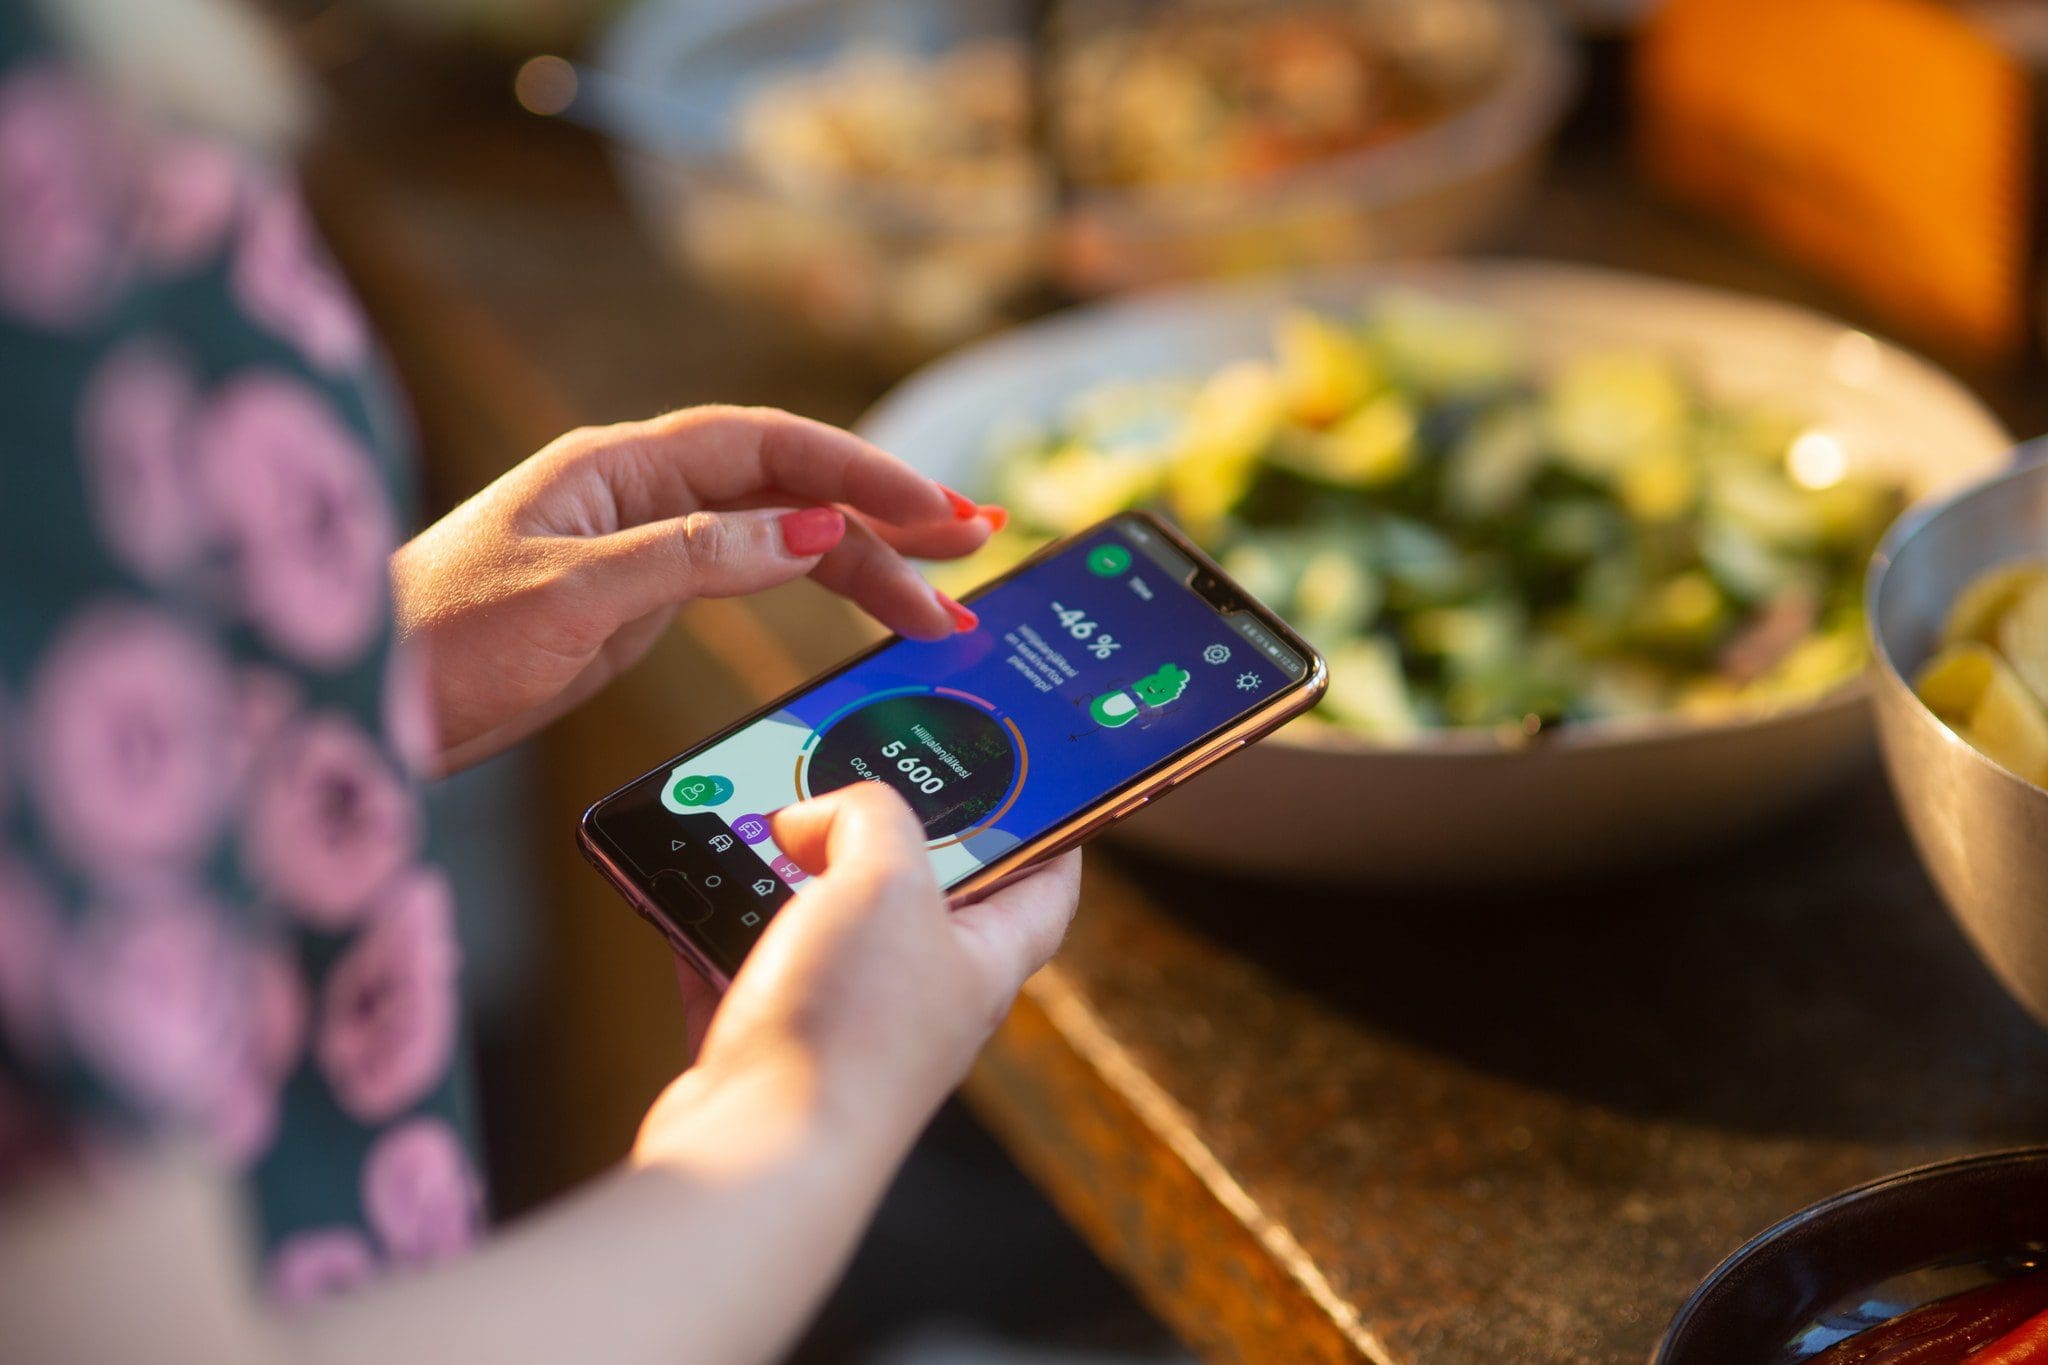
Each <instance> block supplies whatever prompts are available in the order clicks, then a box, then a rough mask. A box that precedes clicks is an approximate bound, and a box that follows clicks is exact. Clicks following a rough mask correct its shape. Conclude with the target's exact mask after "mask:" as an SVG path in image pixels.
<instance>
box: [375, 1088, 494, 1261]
mask: <svg viewBox="0 0 2048 1365" xmlns="http://www.w3.org/2000/svg"><path fill="white" fill-rule="evenodd" d="M482 1209H483V1189H482V1183H481V1182H480V1181H479V1180H478V1179H477V1175H476V1171H475V1170H474V1168H472V1167H471V1165H470V1161H469V1153H468V1152H467V1151H465V1150H464V1148H463V1145H462V1139H461V1138H459V1137H458V1136H456V1133H455V1130H454V1129H453V1128H452V1127H450V1126H449V1125H448V1123H447V1122H446V1121H445V1120H443V1119H439V1118H431V1117H429V1118H417V1119H413V1120H411V1121H410V1122H407V1123H403V1124H400V1125H399V1126H398V1127H396V1128H393V1129H392V1130H391V1131H390V1132H388V1133H386V1134H384V1135H383V1136H382V1137H380V1138H378V1139H377V1141H376V1144H375V1145H374V1146H372V1147H371V1148H370V1155H369V1156H368V1157H367V1158H366V1159H365V1160H364V1162H363V1213H364V1214H365V1216H366V1217H367V1218H368V1219H369V1222H370V1230H371V1231H373V1232H375V1233H376V1234H377V1240H378V1241H379V1242H381V1243H382V1244H383V1246H384V1249H385V1251H386V1252H387V1253H388V1254H389V1255H390V1257H391V1259H392V1260H393V1261H394V1262H397V1263H398V1264H401V1265H420V1264H423V1263H426V1262H430V1261H439V1260H445V1259H446V1258H448V1257H449V1256H453V1255H455V1254H456V1253H458V1252H460V1251H463V1250H465V1249H467V1248H468V1247H470V1246H471V1245H473V1244H474V1243H475V1241H476V1236H477V1225H478V1224H479V1223H480V1222H481V1221H482Z"/></svg>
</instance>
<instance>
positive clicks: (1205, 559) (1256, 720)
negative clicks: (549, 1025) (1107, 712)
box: [576, 508, 1330, 988]
mask: <svg viewBox="0 0 2048 1365" xmlns="http://www.w3.org/2000/svg"><path fill="white" fill-rule="evenodd" d="M1117 515H1118V517H1135V518H1137V519H1139V520H1141V521H1143V522H1144V523H1145V524H1146V526H1147V527H1149V528H1150V529H1151V530H1152V531H1154V532H1155V533H1157V534H1158V535H1160V536H1161V537H1162V538H1163V539H1164V540H1166V541H1167V543H1168V544H1170V545H1172V546H1173V547H1174V549H1175V550H1177V551H1179V552H1180V553H1181V554H1183V555H1185V556H1187V558H1188V559H1189V560H1190V561H1192V562H1193V563H1194V565H1195V566H1196V568H1198V569H1206V570H1208V571H1209V572H1210V573H1213V574H1217V575H1219V576H1221V577H1222V578H1223V580H1224V581H1225V582H1227V583H1229V584H1231V586H1233V587H1235V588H1237V590H1238V595H1239V597H1240V599H1241V600H1242V601H1243V602H1244V603H1245V604H1246V609H1247V610H1251V611H1253V612H1254V614H1255V615H1256V616H1257V617H1258V619H1259V624H1260V625H1262V626H1264V627H1265V628H1266V629H1268V630H1270V631H1272V632H1273V633H1274V634H1276V635H1278V636H1279V637H1280V639H1281V640H1282V641H1284V642H1285V643H1286V645H1287V646H1288V647H1289V648H1290V649H1292V650H1294V652H1295V653H1297V654H1299V655H1300V656H1301V657H1302V659H1303V660H1304V661H1306V663H1307V665H1308V671H1307V672H1306V673H1305V674H1304V675H1303V676H1302V677H1301V679H1300V680H1299V681H1297V682H1294V683H1291V684H1290V685H1289V687H1288V690H1287V691H1286V692H1285V693H1283V694H1281V696H1280V697H1277V698H1274V702H1275V703H1276V704H1275V705H1272V706H1268V707H1261V708H1260V709H1258V710H1255V711H1253V712H1251V713H1249V714H1247V715H1246V716H1244V717H1243V718H1242V719H1241V720H1239V721H1238V722H1237V723H1236V724H1234V725H1232V726H1231V727H1230V728H1229V729H1227V730H1224V731H1221V732H1219V733H1218V734H1217V735H1215V736H1214V737H1213V739H1212V742H1210V743H1208V744H1205V745H1202V746H1201V747H1200V748H1198V749H1195V750H1192V751H1191V752H1189V753H1186V754H1183V755H1181V757H1179V758H1178V759H1172V760H1169V761H1168V762H1167V764H1166V765H1165V766H1163V767H1161V768H1158V769H1156V770H1154V771H1153V772H1150V773H1145V774H1140V775H1139V776H1138V777H1135V778H1133V779H1131V781H1130V782H1128V783H1126V784H1125V785H1123V786H1121V787H1117V788H1115V789H1114V790H1112V791H1109V792H1107V793H1105V794H1104V795H1103V797H1102V800H1101V801H1100V802H1098V803H1096V805H1095V806H1094V807H1092V808H1091V809H1088V810H1084V811H1082V812H1080V813H1079V814H1077V815H1075V816H1074V817H1073V818H1071V819H1069V820H1067V821H1065V822H1063V823H1061V824H1059V825H1056V826H1054V827H1053V828H1052V829H1050V830H1048V831H1046V832H1045V833H1044V834H1041V835H1040V836H1038V837H1037V838H1036V839H1032V840H1030V841H1029V842H1028V843H1024V844H1020V845H1018V846H1017V847H1016V848H1014V849H1012V850H1010V851H1009V852H1008V853H1006V854H1004V855H1003V856H1002V857H1001V858H998V859H997V860H996V861H995V862H992V863H990V864H989V865H988V866H986V867H984V868H982V869H981V870H980V871H978V872H976V873H974V874H972V875H971V876H969V877H968V878H967V879H966V880H965V881H963V882H961V883H960V884H959V885H958V886H955V887H953V888H952V889H951V890H950V891H948V892H947V899H948V901H949V902H950V903H951V904H953V905H955V906H959V905H965V904H968V903H970V902H972V901H975V900H978V899H980V898H981V897H983V896H987V895H989V894H991V893H993V892H994V891H996V890H998V889H1000V888H1001V887H1002V886H1004V885H1005V884H1007V883H1009V882H1011V881H1014V880H1016V879H1017V878H1018V877H1020V876H1022V875H1023V874H1024V873H1025V872H1027V871H1029V870H1030V868H1031V867H1032V866H1033V865H1034V864H1036V863H1038V862H1040V861H1042V860H1044V859H1047V858H1050V857H1053V856H1055V855H1057V854H1060V853H1064V852H1065V851H1066V850H1067V849H1069V848H1075V847H1079V846H1080V845H1081V844H1082V843H1084V842H1086V841H1087V840H1088V839H1090V838H1093V837H1094V836H1095V835H1097V834H1100V833H1101V832H1102V831H1104V830H1106V829H1108V828H1110V827H1111V826H1112V825H1115V824H1117V823H1118V822H1119V821H1121V820H1123V819H1125V818H1126V817H1128V816H1131V815H1135V814H1136V813H1137V812H1138V810H1139V809H1141V808H1142V807H1143V806H1144V805H1145V804H1146V803H1147V802H1149V801H1150V800H1151V799H1152V798H1153V797H1155V796H1157V795H1159V794H1160V793H1161V792H1163V791H1166V790H1168V789H1170V788H1172V787H1173V786H1175V785H1176V784H1177V783H1179V782H1180V781H1181V780H1182V779H1183V778H1185V777H1188V776H1190V775H1192V774H1193V773H1194V772H1196V771H1198V770H1200V769H1201V768H1204V767H1207V766H1208V765H1209V764H1211V763H1214V762H1217V761H1218V760H1220V759H1221V758H1222V757H1223V756H1224V755H1225V754H1227V753H1230V752H1232V751H1233V750H1235V749H1241V748H1244V747H1247V746H1249V745H1250V744H1251V743H1252V742H1253V741H1255V740H1258V739H1262V738H1264V737H1265V736H1266V735H1269V734H1271V733H1272V732H1273V731H1275V730H1277V729H1279V728H1280V727H1281V726H1282V725H1284V724H1286V723H1287V722H1288V721H1290V720H1293V719H1294V718H1295V717H1296V716H1299V715H1301V714H1302V713H1304V712H1306V711H1307V710H1309V709H1310V708H1311V707H1313V706H1314V705H1315V704H1316V703H1317V702H1318V701H1320V700H1322V696H1323V693H1324V692H1325V691H1327V690H1328V688H1329V685H1330V667H1329V664H1328V662H1327V661H1325V660H1324V658H1323V656H1322V654H1321V653H1320V652H1319V651H1318V650H1317V649H1316V647H1315V646H1314V645H1311V644H1310V643H1309V642H1308V641H1307V640H1304V639H1303V638H1302V637H1301V636H1300V635H1299V634H1298V633H1297V632H1296V631H1295V629H1294V628H1293V627H1292V626H1290V625H1288V624H1287V622H1285V621H1283V620H1282V619H1281V618H1280V616H1279V614H1278V613H1276V612H1274V611H1273V609H1272V608H1270V607H1268V606H1267V605H1266V604H1265V603H1263V602H1261V601H1259V600H1258V599H1257V598H1255V597H1253V596H1252V595H1251V594H1250V593H1248V592H1245V591H1244V589H1243V587H1242V586H1241V585H1239V584H1238V583H1237V580H1236V579H1234V578H1232V577H1231V576H1230V575H1229V574H1228V573H1227V572H1225V571H1224V569H1223V567H1222V566H1221V565H1219V564H1217V563H1216V561H1215V560H1213V559H1211V558H1210V557H1209V556H1208V555H1207V554H1205V553H1204V552H1203V551H1202V550H1201V549H1200V547H1198V546H1196V545H1195V544H1194V542H1192V541H1190V540H1189V539H1188V538H1187V537H1186V536H1184V535H1182V534H1181V533H1180V531H1179V530H1178V529H1177V528H1176V527H1174V526H1173V525H1171V524H1170V523H1168V522H1167V521H1166V520H1165V519H1164V518H1162V517H1159V516H1157V515H1155V514H1154V513H1152V512H1149V511H1147V510H1145V509H1143V508H1134V509H1132V510H1131V511H1128V512H1120V513H1118V514H1117ZM1095 529H1096V528H1095V527H1089V528H1088V529H1087V530H1084V531H1078V532H1076V533H1075V534H1073V535H1071V536H1062V537H1061V538H1060V539H1058V540H1055V541H1051V542H1049V543H1047V544H1045V545H1042V546H1040V547H1039V548H1038V549H1037V550H1035V551H1033V552H1032V553H1031V554H1029V555H1027V556H1025V557H1024V558H1023V559H1021V560H1019V561H1018V562H1017V563H1015V564H1013V565H1011V566H1010V568H1009V569H1007V570H1005V571H1004V572H1002V573H1000V574H997V575H996V576H995V577H994V578H991V579H990V580H989V581H988V582H986V583H984V584H982V585H981V586H980V587H978V588H976V589H975V590H974V591H973V592H971V593H969V594H967V596H966V597H965V598H963V599H962V600H963V601H967V602H972V601H974V600H975V599H976V598H978V597H980V596H982V595H983V594H984V593H988V592H991V591H993V590H994V589H996V588H998V587H1000V586H1002V585H1003V584H1004V583H1007V582H1009V581H1010V580H1011V579H1012V578H1015V577H1017V576H1018V575H1019V574H1021V573H1023V572H1025V571H1026V570H1028V569H1031V568H1033V567H1035V566H1036V565H1037V564H1038V563H1039V562H1040V561H1041V560H1045V559H1049V558H1051V557H1052V556H1053V555H1056V554H1059V553H1060V552H1061V551H1063V550H1064V549H1066V547H1067V546H1068V545H1069V544H1071V543H1072V542H1074V541H1076V540H1079V539H1081V538H1082V537H1083V536H1086V535H1089V534H1091V533H1093V532H1094V530H1095ZM899 638H900V637H899V636H896V635H893V634H891V635H887V636H884V637H883V638H882V639H880V640H878V641H876V642H875V643H874V644H873V645H871V646H869V647H868V648H867V649H864V650H861V651H860V652H859V653H857V654H854V655H851V656H849V657H848V658H846V659H845V660H843V661H842V662H840V663H838V664H836V665H834V666H833V667H832V669H831V670H830V671H829V672H827V673H825V674H822V675H820V676H821V677H832V676H836V675H837V674H840V673H844V672H845V671H847V670H848V669H850V668H853V667H854V666H856V665H857V664H860V663H861V662H863V661H864V660H866V659H868V658H869V657H871V656H872V655H875V654H879V653H880V652H881V651H882V650H884V649H886V648H888V647H889V646H890V645H892V644H894V643H896V641H897V640H898V639H899ZM818 681H819V678H806V679H805V680H804V681H803V682H801V683H798V684H797V685H796V686H795V687H792V688H790V689H789V690H788V691H786V692H784V693H782V694H781V695H780V696H778V697H776V698H774V699H773V700H772V701H769V702H767V703H765V704H763V705H762V706H760V707H758V708H756V709H755V710H753V711H750V712H748V713H747V714H746V715H744V716H742V717H740V718H739V719H738V720H736V721H734V722H733V723H732V724H730V725H728V726H726V727H725V728H724V729H722V730H719V731H718V732H717V733H715V734H712V735H710V736H707V737H706V738H704V739H701V740H699V741H697V742H696V743H695V744H692V745H691V746H690V747H689V748H687V749H685V750H684V751H683V752H682V753H680V754H676V755H673V756H671V758H670V759H668V760H667V761H668V762H671V763H672V762H674V761H675V760H676V759H679V758H682V757H684V756H685V755H688V754H691V753H695V752H697V751H698V750H701V749H708V748H710V747H711V746H712V745H714V744H718V743H720V742H722V741H723V740H725V739H727V738H728V737H730V736H732V735H734V734H736V733H738V732H739V731H741V730H744V729H746V728H747V727H748V726H749V725H752V724H754V723H755V722H756V721H759V720H762V719H764V718H766V717H768V716H771V715H773V714H775V712H777V711H779V710H781V709H782V708H783V706H785V705H786V704H788V703H789V702H790V701H792V700H794V699H795V698H797V697H800V696H802V695H803V694H804V693H805V692H806V691H808V690H810V689H811V688H812V687H813V686H815V685H816V684H817V683H818ZM1282 702H1284V703H1285V704H1284V705H1283V704H1278V703H1282ZM661 767H662V765H661V764H656V765H655V766H654V767H652V768H649V769H647V770H646V771H645V772H642V773H639V774H638V775H636V776H634V777H632V778H629V779H627V780H626V781H625V782H622V783H620V784H619V785H618V786H617V787H614V788H613V789H612V790H611V791H608V792H606V793H605V794H604V795H603V796H600V797H599V798H597V800H595V801H593V802H591V803H590V805H589V807H588V808H587V809H586V810H585V811H584V812H583V818H582V819H581V820H579V821H578V822H577V830H576V842H577V845H578V846H579V847H580V848H581V849H582V850H583V856H584V857H585V858H586V859H587V860H589V862H590V863H591V864H592V865H593V866H594V867H596V868H597V870H598V871H599V872H600V873H602V874H603V876H604V878H605V880H606V881H608V882H610V883H611V884H612V885H613V887H615V888H616V889H617V890H618V891H619V893H620V894H621V895H622V896H623V897H625V900H626V902H627V904H629V905H631V906H632V907H633V910H634V912H635V913H637V914H638V915H639V916H640V917H641V918H642V919H644V920H646V921H647V922H648V923H650V924H652V925H653V926H654V928H655V930H656V931H657V932H659V933H660V934H661V936H662V938H664V939H665V940H667V942H668V944H669V946H670V947H672V948H674V949H675V950H676V951H677V952H678V953H680V954H682V955H683V957H684V958H686V959H687V960H688V961H689V962H690V964H691V966H693V967H695V968H696V969H697V970H698V971H699V972H700V973H702V974H703V975H704V976H705V977H706V979H708V980H710V981H711V982H712V983H713V984H714V985H716V986H719V987H720V988H723V987H725V986H726V985H728V984H729V983H730V982H731V979H732V978H731V977H730V975H728V974H727V973H726V972H725V970H724V969H723V968H721V967H719V966H718V965H717V964H716V963H715V962H713V961H712V960H711V959H710V956H709V955H708V954H706V953H705V952H704V951H703V950H702V949H701V948H699V947H698V946H697V945H696V944H695V943H694V942H692V941H691V940H690V938H689V936H688V935H687V934H685V933H683V932H682V930H681V929H679V928H677V927H676V926H674V925H672V924H670V923H669V922H668V920H667V919H666V917H664V916H663V915H662V913H661V911H660V909H659V907H658V906H656V905H655V904H654V901H653V900H652V898H651V897H649V896H648V895H647V894H646V893H645V892H644V891H643V890H642V889H641V888H640V886H639V884H638V883H637V882H636V881H635V880H634V879H633V878H632V877H631V876H629V875H628V874H627V873H626V871H625V870H624V869H623V868H621V867H620V866H619V864H618V861H617V860H616V859H615V858H613V857H612V855H611V854H610V852H608V851H607V850H606V849H605V847H604V840H603V838H602V836H600V835H599V834H598V833H597V832H596V819H595V817H596V815H597V810H598V807H600V806H602V805H604V804H605V803H606V802H608V801H610V800H611V799H612V798H614V797H616V796H618V795H620V794H621V793H622V792H624V791H625V790H626V789H627V788H628V787H631V786H632V785H633V784H634V783H636V782H639V781H642V780H643V779H645V778H646V777H647V776H648V774H649V773H656V772H659V771H661Z"/></svg>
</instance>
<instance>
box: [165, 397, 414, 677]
mask: <svg viewBox="0 0 2048 1365" xmlns="http://www.w3.org/2000/svg"><path fill="white" fill-rule="evenodd" d="M197 447H198V452H199V467H200V480H201V484H202V486H203V488H204V489H205V491H206V494H207V496H208V498H209V499H210V501H211V502H212V504H213V506H214V509H215V514H216V515H217V516H218V518H219V520H220V524H221V525H222V527H223V528H224V529H225V530H226V532H227V535H228V539H229V541H230V543H231V545H232V547H233V550H234V554H235V559H236V573H237V575H238V578H239V581H240V584H241V594H242V601H243V607H244V609H245V610H246V611H247V613H248V615H249V618H250V620H251V621H252V622H253V623H254V624H255V626H256V628H257V630H258V631H259V632H261V634H262V635H263V637H264V638H265V639H266V640H268V641H270V642H271V643H272V644H274V645H275V646H276V647H277V648H279V649H281V650H283V651H284V652H285V653H287V654H289V655H291V656H292V657H294V658H296V659H298V660H300V661H302V662H304V663H308V664H311V665H313V666H315V667H319V668H329V669H333V668H340V667H342V666H344V665H347V664H349V663H352V662H354V661H355V659H356V658H357V657H358V656H359V655H361V654H362V652H363V651H364V650H365V649H366V648H367V647H368V646H369V644H370V642H371V641H372V640H373V639H375V638H376V637H377V635H378V634H379V633H380V632H381V631H382V629H383V628H384V625H385V623H386V621H387V620H388V617H389V612H388V608H387V606H386V600H387V599H386V592H387V581H388V575H389V568H388V566H387V563H386V561H387V558H388V556H389V555H390V553H391V550H392V546H393V542H394V539H395V536H396V527H395V524H394V521H393V518H392V513H391V507H390V504H389V502H388V501H387V500H386V498H385V492H384V486H383V483H382V480H381V479H380V478H379V476H378V473H377V469H376V467H375V466H374V465H373V464H372V462H371V460H370V457H369V455H368V454H367V453H365V452H364V450H363V449H362V448H361V446H359V445H358V444H357V442H356V440H355V438H354V437H353V436H352V435H350V433H349V432H348V430H347V429H346V428H345V427H343V426H342V424H341V422H340V421H339V420H338V419H337V418H336V417H335V416H334V415H333V413H332V412H331V411H329V409H328V407H327V404H326V402H325V400H324V399H322V398H321V396H320V395H319V394H318V393H316V392H315V391H314V390H313V389H312V388H310V387H309V386H307V385H305V384H303V383H301V382H299V381H298V380H296V379H292V378H290V377H288V376H286V375H281V374H273V373H258V374H250V375H245V376H243V377H242V378H239V379H235V380H232V381H230V382H229V383H228V384H227V385H226V387H225V388H224V390H223V391H222V392H221V394H220V396H219V397H218V398H217V399H215V401H214V403H213V404H212V406H211V407H210V408H209V409H208V410H207V412H206V414H205V415H204V416H203V417H202V418H201V420H200V423H199V428H198V435H197Z"/></svg>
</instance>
